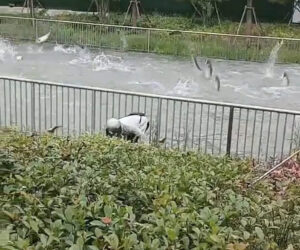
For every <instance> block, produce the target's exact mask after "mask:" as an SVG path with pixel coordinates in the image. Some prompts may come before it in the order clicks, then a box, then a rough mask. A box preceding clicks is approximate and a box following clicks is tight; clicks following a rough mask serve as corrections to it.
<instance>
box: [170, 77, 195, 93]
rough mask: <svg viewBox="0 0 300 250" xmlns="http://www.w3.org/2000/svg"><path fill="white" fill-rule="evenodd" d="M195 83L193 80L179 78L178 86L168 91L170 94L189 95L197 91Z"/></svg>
mask: <svg viewBox="0 0 300 250" xmlns="http://www.w3.org/2000/svg"><path fill="white" fill-rule="evenodd" d="M195 87H196V86H195V83H194V82H193V81H191V80H182V79H179V80H178V82H177V83H176V86H175V87H174V88H173V89H172V90H171V91H169V92H168V94H169V95H180V96H189V95H192V94H194V93H195Z"/></svg>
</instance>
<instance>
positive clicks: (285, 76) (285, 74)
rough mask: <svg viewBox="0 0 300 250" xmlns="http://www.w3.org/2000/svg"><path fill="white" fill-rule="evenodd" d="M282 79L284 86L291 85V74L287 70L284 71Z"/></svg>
mask: <svg viewBox="0 0 300 250" xmlns="http://www.w3.org/2000/svg"><path fill="white" fill-rule="evenodd" d="M281 79H282V85H283V86H289V85H290V79H289V76H288V74H287V73H286V72H284V73H283V75H282V78H281Z"/></svg>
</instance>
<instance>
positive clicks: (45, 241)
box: [39, 234, 48, 247]
mask: <svg viewBox="0 0 300 250" xmlns="http://www.w3.org/2000/svg"><path fill="white" fill-rule="evenodd" d="M39 236H40V240H41V242H42V244H43V247H46V246H47V241H48V237H47V236H46V235H45V234H40V235H39Z"/></svg>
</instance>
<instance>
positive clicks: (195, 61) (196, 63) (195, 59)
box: [193, 56, 202, 71]
mask: <svg viewBox="0 0 300 250" xmlns="http://www.w3.org/2000/svg"><path fill="white" fill-rule="evenodd" d="M193 60H194V63H195V65H196V67H197V69H199V70H200V71H202V69H201V67H200V66H199V64H198V62H197V58H196V57H195V56H193Z"/></svg>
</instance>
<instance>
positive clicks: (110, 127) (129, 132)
mask: <svg viewBox="0 0 300 250" xmlns="http://www.w3.org/2000/svg"><path fill="white" fill-rule="evenodd" d="M148 128H149V120H148V118H147V117H146V116H145V115H144V114H142V113H141V114H139V113H136V114H135V113H133V114H129V115H128V116H125V117H123V118H121V119H115V118H112V119H110V120H108V122H107V135H109V136H113V135H118V134H119V135H122V136H124V137H125V138H126V139H127V140H130V141H138V139H140V138H141V137H143V136H144V135H145V133H146V131H147V129H148ZM119 129H120V130H119Z"/></svg>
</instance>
